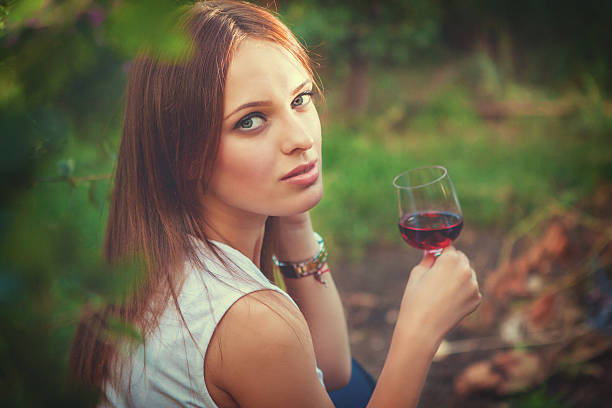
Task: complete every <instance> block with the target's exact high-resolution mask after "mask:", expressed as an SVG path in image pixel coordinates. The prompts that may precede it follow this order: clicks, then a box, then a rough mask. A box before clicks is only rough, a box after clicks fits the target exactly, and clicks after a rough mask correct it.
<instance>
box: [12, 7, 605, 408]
mask: <svg viewBox="0 0 612 408" xmlns="http://www.w3.org/2000/svg"><path fill="white" fill-rule="evenodd" d="M185 3H186V2H184V1H172V0H166V1H163V0H149V1H146V2H145V1H127V0H124V1H114V0H100V1H93V0H63V1H62V0H55V1H43V0H19V1H17V0H9V1H3V2H0V44H1V45H0V135H1V138H0V155H1V156H0V171H1V179H0V180H1V181H0V183H1V191H2V194H1V196H0V236H1V239H0V304H1V305H2V308H1V310H2V311H1V312H0V313H1V318H0V330H1V331H2V333H3V336H2V338H0V362H1V363H2V364H1V365H0V366H1V367H2V368H0V390H1V391H2V393H3V402H4V405H6V406H82V405H85V404H86V402H87V401H90V399H91V398H92V395H89V394H83V395H81V394H79V393H75V392H74V391H73V390H72V389H71V388H70V387H69V386H68V384H67V382H66V376H65V374H66V363H67V350H68V348H69V345H70V340H71V337H72V334H73V331H74V327H75V323H76V321H77V319H78V316H79V313H80V309H81V307H82V305H83V304H84V303H89V304H91V305H92V306H93V307H101V306H102V305H104V303H105V302H106V301H108V300H109V299H113V298H115V297H116V296H121V294H122V293H123V292H124V291H125V288H126V287H127V286H129V285H130V284H132V282H133V281H134V280H135V279H137V278H138V277H137V276H135V274H134V272H133V271H134V270H133V269H132V268H129V267H127V266H126V267H123V268H118V269H116V270H111V269H109V268H108V267H106V266H105V265H103V264H102V263H101V262H100V251H101V242H102V238H103V233H104V225H105V219H106V213H107V207H108V198H109V194H110V190H111V183H110V179H109V174H110V173H111V172H112V169H113V167H114V161H115V158H116V151H117V148H118V142H119V135H120V125H121V112H122V93H123V86H124V83H125V74H126V71H127V69H129V62H130V59H131V58H132V57H133V55H134V53H135V52H136V50H137V48H138V47H139V46H140V45H146V46H148V47H150V48H154V49H155V50H157V51H158V52H159V53H160V54H162V55H167V56H175V55H183V54H184V53H185V51H186V48H185V45H184V41H183V39H182V38H181V36H180V35H178V34H176V33H173V32H172V31H171V30H169V28H168V24H169V23H171V22H172V20H173V19H174V17H175V16H176V14H175V10H176V8H177V7H179V6H181V5H182V4H185ZM259 3H263V2H262V1H260V2H259ZM278 3H279V11H280V12H281V16H282V18H283V20H284V21H286V22H287V23H288V24H289V25H290V26H291V27H292V28H293V29H294V30H295V31H296V33H297V34H298V36H299V37H300V38H302V39H303V40H304V41H305V42H306V43H307V44H308V45H309V46H310V47H312V48H314V50H315V52H316V53H318V54H320V56H321V61H322V62H323V65H324V70H323V75H324V77H325V78H326V86H327V88H329V98H328V101H329V103H328V106H327V108H324V109H322V113H323V115H324V116H325V117H326V120H325V130H324V133H325V135H326V136H325V138H324V139H325V140H324V154H325V160H324V163H325V164H324V165H325V187H326V195H325V199H324V200H323V201H322V203H321V204H320V206H319V207H317V208H316V210H315V213H314V218H315V223H316V224H317V226H318V229H320V230H321V231H322V232H324V233H325V234H326V237H329V240H330V242H331V243H333V244H335V245H337V246H338V247H343V248H347V249H348V250H349V251H352V252H353V253H354V254H358V253H359V252H360V251H361V250H363V248H364V246H365V245H367V244H369V243H372V242H380V241H385V242H397V241H398V235H397V231H396V230H395V228H396V227H395V202H394V196H393V190H392V188H391V179H392V177H393V176H394V175H395V174H396V173H398V172H400V171H401V170H404V169H406V168H408V167H415V166H417V165H421V164H431V163H434V162H435V163H440V164H444V165H446V166H447V167H448V168H449V170H450V172H451V175H452V177H453V180H454V182H455V184H456V187H457V190H458V193H459V195H460V199H461V201H462V204H463V206H464V211H465V216H466V220H467V222H469V223H470V224H471V225H474V224H480V225H487V226H491V225H494V226H497V227H507V226H509V225H512V224H513V223H514V222H516V220H518V219H520V218H521V217H524V216H525V215H527V214H529V213H530V212H531V211H532V210H533V209H534V208H537V207H538V206H541V205H542V204H543V203H546V202H547V201H548V200H550V199H553V198H554V199H560V200H562V201H564V202H566V203H567V204H568V205H571V204H572V203H574V202H576V201H577V200H580V199H582V198H583V197H586V196H588V194H590V192H592V189H593V188H594V186H595V185H596V184H597V183H600V182H602V180H603V181H605V182H608V183H609V182H610V179H611V177H612V168H611V165H610V157H612V156H611V155H610V153H611V152H610V146H609V142H608V139H609V135H610V133H611V132H612V119H611V118H610V112H609V108H608V105H607V104H608V103H609V102H607V98H608V97H609V91H610V87H611V86H612V85H611V82H610V75H609V72H610V66H611V65H610V53H611V50H612V46H611V45H612V44H611V43H610V30H609V28H608V25H609V24H608V23H609V18H610V16H611V15H612V14H611V12H610V4H608V3H605V2H592V3H585V4H581V6H580V7H579V8H575V7H573V6H571V4H573V3H572V2H569V1H561V2H555V3H553V2H552V1H527V0H524V1H521V2H519V3H516V2H515V3H513V4H512V5H510V4H508V5H507V4H506V3H504V2H500V1H493V2H487V1H484V0H470V1H468V2H465V1H464V2H439V1H422V0H413V1H410V2H404V1H399V0H398V1H395V0H394V1H387V2H381V1H359V2H348V1H337V2H333V3H328V2H323V1H319V0H316V1H304V0H286V1H279V2H278ZM570 3H571V4H570ZM450 54H456V55H451V56H450V57H449V55H450ZM432 58H433V59H434V60H435V61H436V63H435V64H432V63H431V61H430V60H431V59H432ZM456 60H459V61H462V62H461V64H459V65H458V66H453V65H452V64H451V65H450V69H449V70H448V72H446V73H444V72H443V74H444V75H441V77H442V79H443V80H440V77H438V76H436V75H435V73H436V72H437V71H436V68H438V67H440V66H446V65H448V63H447V62H448V61H456ZM356 64H365V65H367V70H366V71H365V72H366V73H369V74H368V75H369V77H370V79H371V82H372V86H371V89H372V91H371V93H370V95H369V107H370V109H369V110H368V111H367V114H363V115H362V116H358V117H353V118H351V119H347V118H346V117H345V115H344V113H345V111H346V110H347V108H346V101H345V100H344V99H342V97H341V96H340V94H341V92H339V91H338V89H339V88H340V87H341V86H342V85H343V84H345V83H347V81H348V78H349V77H350V75H351V69H352V67H354V66H356ZM444 78H446V79H445V80H444ZM449 78H450V79H449ZM526 84H529V85H526ZM542 84H543V85H546V86H542ZM549 85H554V86H553V87H548V86H549ZM560 89H561V90H560ZM483 97H488V98H514V99H517V100H521V101H525V100H528V101H534V102H536V103H538V102H541V101H547V100H555V99H556V98H563V99H567V100H569V102H570V103H571V104H572V106H575V109H574V110H572V112H571V114H569V115H562V116H559V117H554V118H552V119H551V118H546V117H528V118H522V117H519V118H513V117H510V118H507V120H504V121H503V122H499V123H498V122H496V123H491V122H485V121H483V119H482V118H481V117H480V115H479V113H478V111H477V109H476V108H475V105H474V101H476V100H479V99H481V98H483ZM116 329H117V331H118V332H129V328H122V327H119V328H116ZM128 334H129V333H128Z"/></svg>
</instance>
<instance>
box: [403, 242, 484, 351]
mask: <svg viewBox="0 0 612 408" xmlns="http://www.w3.org/2000/svg"><path fill="white" fill-rule="evenodd" d="M480 299H481V294H480V291H479V289H478V282H477V280H476V274H475V272H474V270H473V269H472V267H471V266H470V262H469V260H468V258H467V257H466V256H465V254H464V253H463V252H461V251H457V250H456V249H455V248H453V247H449V248H446V249H445V250H444V252H442V254H441V255H440V256H439V257H438V258H437V259H436V258H435V257H434V256H433V255H426V256H425V257H424V258H423V260H422V261H421V263H420V264H419V265H417V266H415V267H414V268H413V269H412V272H411V274H410V278H409V280H408V284H407V285H406V290H405V292H404V297H403V299H402V305H401V307H400V315H399V317H398V326H399V327H402V326H404V327H405V328H406V330H415V329H416V330H419V331H421V332H422V333H423V334H424V335H426V336H427V337H428V338H429V339H431V340H433V341H434V344H435V345H436V348H437V345H438V344H439V343H440V342H441V341H442V339H443V338H444V336H445V335H446V334H447V333H448V331H449V330H451V329H452V328H453V327H454V326H455V325H456V324H457V323H459V322H460V321H461V320H462V319H463V318H464V317H465V316H466V315H468V314H469V313H471V312H473V311H474V310H475V309H476V308H477V307H478V305H479V304H480ZM434 351H435V350H434Z"/></svg>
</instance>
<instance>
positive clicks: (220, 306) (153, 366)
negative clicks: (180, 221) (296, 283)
mask: <svg viewBox="0 0 612 408" xmlns="http://www.w3.org/2000/svg"><path fill="white" fill-rule="evenodd" d="M196 241H197V240H196ZM211 242H212V243H213V244H214V245H216V246H217V248H219V250H220V252H221V255H222V256H223V255H224V258H225V259H227V260H228V261H229V262H227V263H228V265H230V267H231V269H232V271H231V272H230V271H228V268H227V267H225V266H224V265H223V264H222V263H221V262H220V261H219V260H218V259H217V258H216V257H215V255H214V254H212V252H211V251H210V250H209V249H208V248H206V246H205V245H204V244H203V243H202V242H200V241H197V247H198V249H199V252H200V256H201V258H200V259H201V260H202V261H203V262H204V264H205V265H206V269H207V270H200V269H198V268H196V267H194V266H193V265H192V264H189V263H188V264H186V265H185V273H186V280H185V282H184V283H183V286H182V289H181V292H180V294H179V296H178V304H179V307H180V310H181V312H182V313H183V317H184V318H185V322H186V323H187V327H188V328H189V331H187V329H186V328H185V325H184V324H183V322H182V321H181V318H180V316H179V314H178V312H177V311H176V308H175V307H174V306H173V305H172V302H173V301H172V299H171V300H170V305H169V306H168V307H167V308H166V310H165V312H164V313H163V314H162V317H161V319H160V324H159V327H158V328H157V330H156V331H155V332H154V333H153V334H152V335H150V336H148V337H147V338H146V339H145V342H144V345H139V346H138V347H137V348H135V349H134V350H132V351H131V352H130V353H123V357H121V356H120V357H119V358H120V359H121V358H123V360H120V361H123V362H125V363H126V364H125V368H124V375H123V377H122V381H121V383H120V386H119V387H118V388H116V387H114V386H113V385H112V384H111V383H110V382H109V383H107V384H106V386H105V390H104V391H105V394H106V397H107V399H108V402H105V403H103V404H101V405H100V406H101V407H109V406H111V407H147V408H149V407H151V408H154V407H170V406H172V407H214V408H217V405H216V404H215V403H214V401H213V400H212V398H211V396H210V394H209V392H208V390H207V388H206V383H205V381H204V356H205V355H206V350H207V348H208V344H209V343H210V339H211V338H212V335H213V332H214V331H215V327H216V326H217V324H219V322H220V321H221V318H222V317H223V315H224V314H225V312H227V310H228V309H229V308H230V307H231V306H232V305H233V304H234V302H236V301H237V300H238V299H240V298H241V297H242V296H244V295H246V294H248V293H252V292H254V291H257V290H262V289H272V290H275V291H277V292H280V293H282V294H283V295H285V296H286V297H287V298H288V299H289V300H290V301H291V302H292V303H293V304H294V305H295V302H294V301H293V299H291V297H290V296H289V295H288V294H287V293H285V292H284V291H283V290H281V289H280V288H278V287H277V286H276V285H274V284H272V283H271V282H270V281H268V279H267V278H266V277H265V276H264V274H263V273H262V272H261V271H260V270H259V269H258V268H257V267H256V266H255V264H253V262H251V260H250V259H249V258H247V257H246V256H244V255H243V254H242V253H240V252H239V251H237V250H235V249H234V248H232V247H230V246H228V245H225V244H223V243H220V242H215V241H211ZM225 259H224V260H225ZM211 273H212V274H213V275H214V277H213V276H212V275H211ZM232 273H233V274H232ZM236 275H238V277H236ZM296 307H297V305H296ZM190 332H191V334H190ZM194 340H195V341H194ZM316 375H317V376H318V377H319V381H320V382H321V384H323V373H322V372H321V370H320V369H319V368H318V367H317V368H316ZM128 389H129V391H130V392H128Z"/></svg>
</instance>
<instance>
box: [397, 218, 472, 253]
mask: <svg viewBox="0 0 612 408" xmlns="http://www.w3.org/2000/svg"><path fill="white" fill-rule="evenodd" d="M462 227H463V218H462V217H461V216H459V215H457V214H453V213H449V212H442V211H428V212H422V213H413V214H406V215H404V216H403V217H402V218H401V219H400V221H399V229H400V232H401V233H402V238H404V241H406V242H407V243H408V244H410V245H412V246H413V247H415V248H418V249H425V250H432V249H440V248H445V247H447V246H449V245H450V244H451V242H453V240H454V239H455V238H457V237H458V236H459V233H460V232H461V228H462Z"/></svg>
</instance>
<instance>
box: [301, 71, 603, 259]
mask: <svg viewBox="0 0 612 408" xmlns="http://www.w3.org/2000/svg"><path fill="white" fill-rule="evenodd" d="M401 75H404V76H403V77H402V76H401ZM419 78H421V80H422V78H423V77H422V76H419ZM381 81H382V82H383V83H382V84H381V86H380V88H381V89H382V90H383V91H380V92H379V93H378V94H376V91H375V94H374V95H373V96H372V99H373V100H375V101H376V104H375V108H373V109H371V110H370V111H369V112H368V114H366V115H362V116H361V117H358V118H354V119H351V120H349V119H347V117H346V116H342V115H341V114H340V113H339V111H338V110H337V109H338V108H337V106H335V105H334V101H335V100H339V97H338V96H337V95H334V94H333V93H332V95H331V96H330V97H329V98H328V101H329V102H328V112H329V113H328V117H327V122H326V123H325V124H324V128H323V134H324V136H323V138H324V140H323V155H324V156H323V162H324V183H325V193H324V197H323V200H322V202H321V203H320V204H319V206H317V207H316V209H315V210H314V213H313V217H314V220H315V225H316V227H317V228H318V229H319V230H320V231H322V232H323V233H325V234H326V236H328V237H329V239H330V240H331V241H333V244H335V245H339V246H342V247H344V248H347V249H350V250H351V252H352V254H353V255H357V256H358V255H359V254H360V253H361V252H362V251H363V249H364V247H365V246H367V245H368V244H372V243H381V242H382V243H385V242H398V239H399V238H398V233H397V227H396V219H397V207H396V203H395V195H394V189H393V186H392V179H393V177H394V176H395V175H396V174H398V173H400V172H401V171H403V170H406V169H409V168H414V167H419V166H422V165H428V164H440V165H443V166H445V167H447V168H448V170H449V174H450V175H451V177H452V180H453V182H454V184H455V188H456V190H457V194H458V196H459V199H460V201H461V205H462V209H463V212H464V218H465V222H466V224H468V225H470V226H476V227H495V228H501V229H508V228H511V227H512V226H513V225H514V224H516V223H517V222H518V221H520V220H521V219H523V218H524V217H526V216H528V215H529V214H531V213H532V212H534V211H536V210H537V209H538V208H541V207H542V206H545V205H548V204H550V203H551V202H553V201H555V202H558V203H560V204H562V205H574V204H576V203H577V202H579V201H580V200H583V199H585V198H586V197H588V196H589V194H592V192H593V191H594V189H595V188H596V187H597V185H598V184H599V183H610V181H611V180H612V144H611V143H609V139H610V135H611V134H612V117H611V116H610V114H609V113H608V114H606V113H605V112H604V109H603V104H602V102H601V100H597V99H593V98H591V99H589V97H588V95H582V94H578V95H579V97H581V98H583V99H581V100H582V102H581V105H580V108H579V109H578V110H577V111H576V112H574V113H572V114H571V115H569V116H565V117H526V116H519V117H508V118H506V119H503V120H499V121H484V120H482V119H480V118H479V116H478V115H477V114H476V112H475V110H474V108H473V107H474V106H475V103H474V102H475V100H476V97H477V93H476V91H474V89H471V88H468V87H467V86H465V85H462V82H461V81H457V82H452V83H449V84H447V85H445V86H442V87H439V89H438V90H437V93H436V94H433V95H429V96H428V98H427V101H426V102H424V103H423V102H420V104H419V105H418V106H417V107H416V108H415V103H414V101H411V100H410V96H409V94H407V95H405V96H404V97H403V98H402V97H401V95H400V97H396V95H395V94H393V93H389V89H390V88H393V87H395V88H396V89H404V88H405V87H403V86H402V85H401V84H402V81H406V82H407V83H415V81H412V82H411V81H410V77H409V76H408V75H406V73H403V74H398V76H397V77H395V78H393V77H391V76H390V74H386V75H385V76H384V77H383V79H381ZM394 81H395V82H394ZM426 85H427V84H425V86H426ZM373 88H374V89H375V90H376V89H378V88H377V85H376V82H375V83H374V84H373ZM514 88H518V86H514ZM515 93H516V94H522V95H523V97H529V95H534V94H538V95H539V94H542V93H543V92H542V91H540V90H537V89H535V90H532V91H529V90H523V91H522V92H515ZM383 94H386V95H388V96H387V100H386V101H385V99H384V95H383ZM525 95H527V96H525Z"/></svg>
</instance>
